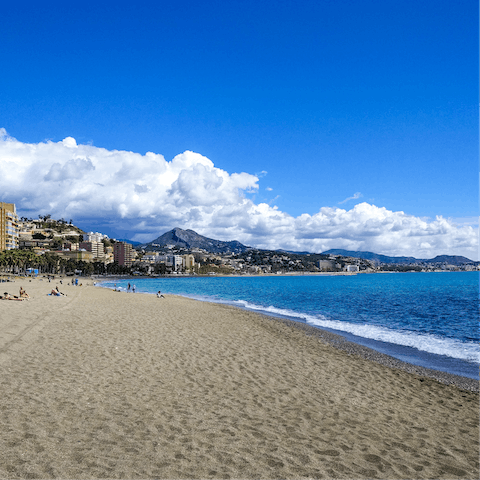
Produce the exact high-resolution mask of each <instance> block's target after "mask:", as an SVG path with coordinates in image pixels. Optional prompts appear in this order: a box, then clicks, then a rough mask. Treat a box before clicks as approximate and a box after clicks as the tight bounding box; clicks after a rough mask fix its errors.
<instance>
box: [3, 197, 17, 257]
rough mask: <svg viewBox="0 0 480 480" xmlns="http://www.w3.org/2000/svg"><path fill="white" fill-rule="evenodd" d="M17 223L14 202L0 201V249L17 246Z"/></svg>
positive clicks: (10, 248)
mask: <svg viewBox="0 0 480 480" xmlns="http://www.w3.org/2000/svg"><path fill="white" fill-rule="evenodd" d="M18 236H19V223H18V216H17V211H16V209H15V204H14V203H5V202H0V251H1V250H12V249H13V248H18Z"/></svg>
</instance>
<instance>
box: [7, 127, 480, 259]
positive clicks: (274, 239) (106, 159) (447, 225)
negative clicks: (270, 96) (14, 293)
mask: <svg viewBox="0 0 480 480" xmlns="http://www.w3.org/2000/svg"><path fill="white" fill-rule="evenodd" d="M262 173H264V172H262ZM265 173H266V172H265ZM259 176H260V175H252V174H249V173H245V172H240V173H229V172H226V171H225V170H222V169H220V168H217V167H215V165H214V164H213V162H212V161H211V160H209V159H208V158H206V157H204V156H202V155H200V154H198V153H194V152H190V151H186V152H184V153H182V154H180V155H177V156H176V157H174V158H173V160H171V161H167V160H165V158H164V157H163V156H162V155H159V154H155V153H152V152H148V153H146V154H145V155H141V154H138V153H134V152H127V151H118V150H107V149H104V148H98V147H94V146H92V145H78V144H77V142H76V141H75V139H74V138H72V137H68V138H66V139H65V140H63V141H61V142H51V141H46V142H42V143H38V144H29V143H23V142H20V141H17V140H16V139H14V138H12V137H10V136H8V134H7V132H6V131H5V129H0V200H1V201H7V202H14V203H16V205H17V210H18V211H19V213H20V215H25V216H33V217H36V216H37V215H38V214H47V213H50V214H52V216H53V217H54V218H60V217H64V218H73V219H74V220H75V221H76V222H77V223H81V224H82V225H85V228H92V229H93V228H95V229H98V230H99V231H101V228H102V225H103V226H104V227H105V228H107V227H108V229H109V230H113V231H116V232H119V233H120V235H121V236H122V237H123V236H125V235H127V236H128V237H129V238H132V239H136V240H139V241H147V240H151V239H153V238H155V237H157V236H158V235H160V234H162V233H164V232H165V231H167V230H169V229H171V228H173V227H175V226H179V227H182V228H191V229H193V230H195V231H197V232H198V233H201V234H203V235H206V236H209V237H212V238H218V239H221V240H234V239H235V240H239V241H240V242H242V243H244V244H247V245H251V246H256V247H259V248H271V249H277V248H283V249H287V250H309V251H312V252H322V251H325V250H328V249H330V248H345V249H349V250H368V251H374V252H377V253H382V254H386V255H412V256H416V257H419V258H431V257H433V256H435V255H437V254H451V255H453V254H455V255H465V256H467V257H469V258H473V259H476V258H477V255H478V253H477V244H478V238H477V232H476V231H475V230H474V229H473V228H472V227H471V226H469V225H456V224H455V223H454V222H453V221H451V220H449V219H445V218H443V217H441V216H438V217H436V218H435V219H425V218H419V217H415V216H412V215H408V214H406V213H404V212H401V211H400V212H393V211H390V210H387V209H385V208H383V207H377V206H375V205H372V204H369V203H366V202H363V203H360V204H357V205H355V206H354V207H353V208H352V209H350V210H345V209H342V208H338V207H322V208H320V209H319V211H318V212H317V213H316V214H314V215H309V214H303V215H300V216H298V217H293V216H291V215H289V214H288V213H286V212H282V211H281V210H279V209H278V208H277V207H276V206H272V205H269V204H266V203H259V204H256V203H255V202H254V201H253V200H252V199H251V198H247V196H246V195H245V193H249V192H252V191H253V192H254V191H257V190H258V188H259V185H258V182H259ZM360 195H361V194H360V193H357V194H355V195H354V196H353V197H350V198H349V199H346V200H345V201H344V202H346V201H347V200H350V199H357V198H359V197H360ZM344 202H342V203H344ZM90 226H91V227H90Z"/></svg>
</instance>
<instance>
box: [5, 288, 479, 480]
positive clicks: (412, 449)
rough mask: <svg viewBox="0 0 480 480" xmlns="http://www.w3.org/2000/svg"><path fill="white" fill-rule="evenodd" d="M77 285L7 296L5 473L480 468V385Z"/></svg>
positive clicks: (178, 302) (237, 320)
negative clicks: (473, 387) (478, 388)
mask: <svg viewBox="0 0 480 480" xmlns="http://www.w3.org/2000/svg"><path fill="white" fill-rule="evenodd" d="M82 283H83V286H81V287H80V286H79V287H74V286H71V285H68V284H64V285H63V286H61V285H60V284H59V283H57V282H55V281H54V282H51V283H49V282H48V281H45V280H43V281H42V280H40V279H39V280H33V281H32V282H24V281H23V279H22V283H20V282H18V281H17V282H15V283H13V284H10V285H9V287H8V289H9V293H11V294H13V293H14V291H13V290H14V289H13V288H11V286H14V287H15V291H18V288H19V287H20V286H23V287H24V288H25V289H26V290H27V292H28V293H29V294H30V296H31V299H30V300H27V301H23V302H11V301H3V302H1V303H0V309H2V310H1V311H2V315H1V316H0V364H1V365H2V368H1V369H0V385H1V386H2V396H1V398H0V407H1V409H2V416H1V417H0V425H1V428H0V449H1V450H2V457H1V458H0V478H12V479H13V478H85V479H86V478H252V479H253V478H266V479H275V478H339V479H352V478H356V479H367V478H368V479H370V478H379V479H392V480H393V479H399V478H416V479H431V478H444V479H452V478H462V479H468V478H477V477H478V473H479V464H478V453H479V445H478V426H479V419H478V416H479V412H478V393H475V392H472V391H469V390H465V389H462V388H461V387H460V386H458V385H454V384H450V385H445V384H443V383H440V382H439V381H436V380H433V379H430V378H426V377H423V376H420V375H419V374H418V373H416V372H412V373H414V374H412V373H409V372H406V371H402V370H399V369H397V368H395V369H393V368H388V367H387V366H385V365H382V364H379V363H376V362H374V361H371V360H370V359H368V358H367V359H366V358H362V357H361V352H358V351H355V352H350V351H349V350H348V349H349V348H350V347H349V346H348V345H343V347H345V348H346V350H342V349H341V348H340V349H339V348H338V346H337V345H336V346H335V348H334V346H333V345H332V344H329V343H327V340H330V341H331V342H332V343H335V341H338V339H335V336H330V335H329V334H326V333H325V332H324V331H321V330H318V329H314V328H313V327H310V326H308V325H303V324H300V323H297V322H293V321H288V320H284V319H275V318H273V317H269V316H268V317H267V316H265V315H261V314H258V313H253V312H249V311H246V310H242V309H239V308H235V307H233V306H229V305H219V304H212V303H207V302H199V301H194V300H192V299H188V298H184V297H180V296H175V295H166V297H165V298H162V299H158V298H156V297H155V296H154V295H147V294H145V295H138V294H137V295H127V294H122V293H121V292H114V291H112V290H110V289H106V288H93V286H92V282H91V281H88V282H87V281H85V280H84V279H82ZM56 284H58V285H59V287H60V290H61V291H63V292H64V293H65V294H66V296H62V297H50V296H47V293H48V291H49V290H50V289H51V288H55V286H56ZM327 337H329V339H327ZM340 343H345V342H340ZM343 347H342V348H343Z"/></svg>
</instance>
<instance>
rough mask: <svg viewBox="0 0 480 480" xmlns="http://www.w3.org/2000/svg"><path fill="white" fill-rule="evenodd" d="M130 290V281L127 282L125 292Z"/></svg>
mask: <svg viewBox="0 0 480 480" xmlns="http://www.w3.org/2000/svg"><path fill="white" fill-rule="evenodd" d="M129 291H130V282H128V285H127V292H129Z"/></svg>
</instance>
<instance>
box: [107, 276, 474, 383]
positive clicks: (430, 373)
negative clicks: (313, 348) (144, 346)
mask: <svg viewBox="0 0 480 480" xmlns="http://www.w3.org/2000/svg"><path fill="white" fill-rule="evenodd" d="M387 273H389V272H387ZM114 278H117V279H118V280H119V281H126V280H129V279H130V278H122V277H114ZM136 278H139V277H136ZM177 278H181V277H177ZM134 279H135V277H132V278H131V279H130V280H132V281H133V280H134ZM142 279H151V278H150V277H142ZM106 281H114V279H108V280H106ZM99 287H100V288H107V289H109V288H110V287H102V286H101V285H100V286H99ZM120 293H126V292H123V291H121V292H120ZM139 293H143V294H145V295H155V293H153V292H152V293H150V292H137V293H136V294H139ZM167 295H176V296H179V297H181V298H186V299H190V300H194V301H201V302H206V303H211V304H214V305H229V306H231V307H232V308H237V309H239V310H245V311H249V312H252V313H255V314H257V315H261V316H265V317H266V318H268V319H271V320H278V321H280V322H283V323H285V324H287V325H290V326H292V327H296V328H298V329H300V330H302V331H304V332H305V334H306V335H309V336H313V337H316V338H320V339H322V340H324V341H325V342H327V343H329V344H331V345H332V346H334V347H336V348H338V349H340V350H343V351H345V352H347V353H348V354H352V355H358V356H360V357H361V358H364V359H366V360H370V361H373V362H376V363H378V364H381V365H384V366H388V367H390V368H396V369H400V370H403V371H405V372H409V373H413V374H416V375H421V376H424V377H426V378H431V379H434V380H437V381H439V382H441V383H443V384H445V385H456V386H458V387H459V388H463V389H466V390H470V391H473V392H479V385H480V383H479V379H478V378H477V379H476V378H471V377H468V376H463V375H461V374H457V373H450V372H446V371H443V370H437V369H435V368H429V367H425V366H421V365H416V364H414V363H410V362H408V361H403V360H400V359H398V358H396V357H394V356H392V355H389V354H388V353H383V352H381V351H378V350H376V349H375V348H371V347H368V346H365V345H362V344H361V343H356V342H355V341H351V340H349V339H348V333H347V332H345V335H344V334H342V333H341V332H338V333H337V332H335V331H330V330H327V329H324V328H322V327H321V326H316V325H315V326H314V325H309V324H308V323H305V322H302V321H300V320H294V319H290V318H285V317H283V316H281V315H280V314H274V313H270V312H264V311H256V310H252V309H249V308H246V307H241V306H238V305H234V304H232V303H230V302H225V303H223V302H215V301H213V300H200V299H197V298H192V297H190V296H183V295H177V294H167ZM373 341H375V340H373ZM391 345H393V346H396V345H397V344H391ZM400 346H401V345H400ZM475 366H476V367H480V366H478V365H477V364H475Z"/></svg>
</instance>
